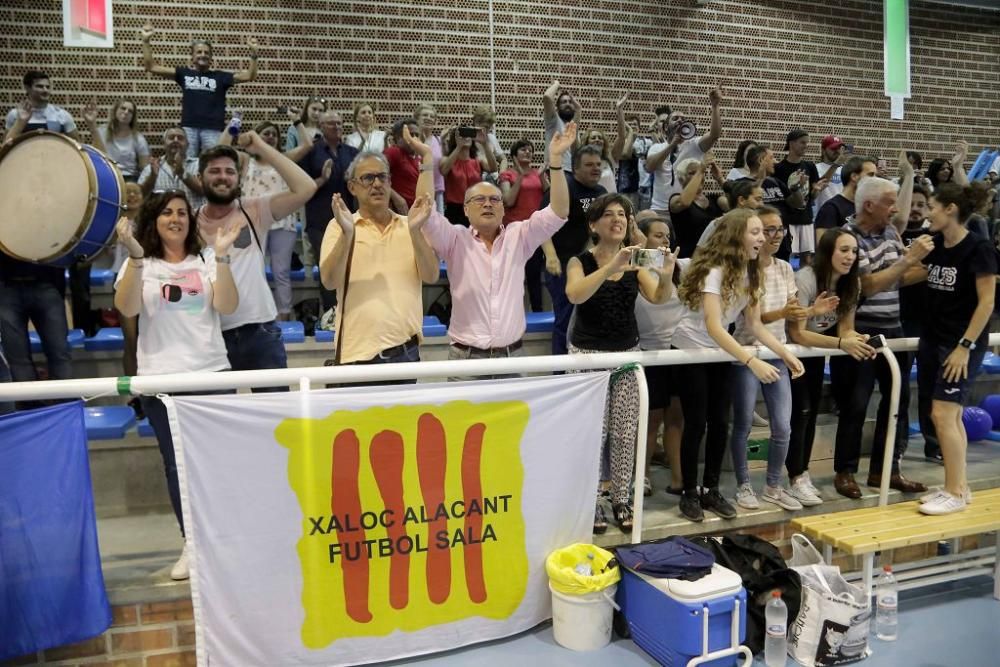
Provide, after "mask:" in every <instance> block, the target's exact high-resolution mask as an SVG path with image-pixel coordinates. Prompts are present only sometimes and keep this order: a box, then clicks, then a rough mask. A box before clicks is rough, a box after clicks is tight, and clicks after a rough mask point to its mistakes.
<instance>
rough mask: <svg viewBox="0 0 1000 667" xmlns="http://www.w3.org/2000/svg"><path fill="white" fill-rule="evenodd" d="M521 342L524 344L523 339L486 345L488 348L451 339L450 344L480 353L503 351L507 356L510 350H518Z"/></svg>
mask: <svg viewBox="0 0 1000 667" xmlns="http://www.w3.org/2000/svg"><path fill="white" fill-rule="evenodd" d="M523 344H524V343H523V341H521V340H516V341H514V342H513V343H511V344H510V345H507V346H505V347H488V348H482V347H473V346H471V345H466V344H465V343H459V342H457V341H453V342H452V345H454V346H455V347H457V348H458V349H460V350H462V351H463V352H480V353H482V354H498V353H503V354H505V355H507V356H510V353H511V352H516V351H517V350H520V349H521V346H522V345H523Z"/></svg>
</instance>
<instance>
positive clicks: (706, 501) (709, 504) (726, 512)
mask: <svg viewBox="0 0 1000 667" xmlns="http://www.w3.org/2000/svg"><path fill="white" fill-rule="evenodd" d="M701 508H702V509H703V510H708V511H709V512H715V513H716V514H717V515H719V516H721V517H722V518H723V519H735V518H736V508H735V507H733V506H732V504H730V502H729V501H728V500H726V499H725V498H724V497H723V496H722V494H721V493H719V487H712V488H710V489H707V490H705V491H704V492H702V494H701Z"/></svg>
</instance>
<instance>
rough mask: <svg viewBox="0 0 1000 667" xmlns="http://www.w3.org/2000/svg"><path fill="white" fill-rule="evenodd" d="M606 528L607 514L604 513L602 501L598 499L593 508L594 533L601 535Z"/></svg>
mask: <svg viewBox="0 0 1000 667" xmlns="http://www.w3.org/2000/svg"><path fill="white" fill-rule="evenodd" d="M607 530H608V515H607V514H605V513H604V503H602V502H601V501H600V499H598V501H597V506H596V507H595V508H594V535H603V534H604V533H605V532H606V531H607Z"/></svg>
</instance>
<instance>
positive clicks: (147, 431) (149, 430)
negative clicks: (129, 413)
mask: <svg viewBox="0 0 1000 667" xmlns="http://www.w3.org/2000/svg"><path fill="white" fill-rule="evenodd" d="M136 431H137V432H138V433H139V437H140V438H152V437H153V436H155V435H156V434H155V433H153V427H152V425H150V423H149V419H143V420H141V421H140V422H139V423H138V428H136Z"/></svg>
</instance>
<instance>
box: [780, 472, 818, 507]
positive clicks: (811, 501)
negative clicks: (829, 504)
mask: <svg viewBox="0 0 1000 667" xmlns="http://www.w3.org/2000/svg"><path fill="white" fill-rule="evenodd" d="M788 495H790V496H791V497H792V498H795V500H797V501H799V502H800V503H802V505H803V506H805V507H815V506H816V505H822V504H823V499H822V498H821V497H820V495H819V490H818V489H816V487H815V486H813V485H812V483H811V482H810V481H809V476H808V475H807V474H805V473H803V474H801V475H799V476H798V477H797V478H796V479H795V482H794V483H792V486H791V488H789V489H788Z"/></svg>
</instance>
